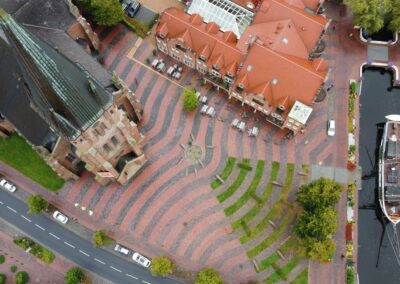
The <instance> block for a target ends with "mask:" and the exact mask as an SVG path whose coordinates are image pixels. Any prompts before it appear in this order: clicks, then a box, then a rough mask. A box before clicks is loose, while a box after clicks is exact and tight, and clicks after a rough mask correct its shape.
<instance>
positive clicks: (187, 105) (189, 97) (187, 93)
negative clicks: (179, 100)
mask: <svg viewBox="0 0 400 284" xmlns="http://www.w3.org/2000/svg"><path fill="white" fill-rule="evenodd" d="M198 104H199V101H198V100H197V97H196V90H195V89H191V90H189V89H183V109H184V110H185V111H187V112H191V111H194V110H195V109H196V108H197V106H198Z"/></svg>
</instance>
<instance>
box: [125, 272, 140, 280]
mask: <svg viewBox="0 0 400 284" xmlns="http://www.w3.org/2000/svg"><path fill="white" fill-rule="evenodd" d="M125 275H126V276H128V277H130V278H133V279H136V280H138V279H139V278H137V277H135V276H132V275H130V274H128V273H127V274H125Z"/></svg>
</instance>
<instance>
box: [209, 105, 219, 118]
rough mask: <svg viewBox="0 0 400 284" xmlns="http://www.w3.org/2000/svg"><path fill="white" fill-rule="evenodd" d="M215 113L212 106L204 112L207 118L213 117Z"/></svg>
mask: <svg viewBox="0 0 400 284" xmlns="http://www.w3.org/2000/svg"><path fill="white" fill-rule="evenodd" d="M216 113H217V112H216V111H215V109H214V108H213V107H212V106H210V107H209V108H208V109H207V111H206V114H207V115H208V116H209V117H214V116H215V114H216Z"/></svg>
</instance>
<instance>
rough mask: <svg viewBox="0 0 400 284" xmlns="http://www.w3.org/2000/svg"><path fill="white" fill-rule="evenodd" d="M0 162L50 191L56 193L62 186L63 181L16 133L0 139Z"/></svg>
mask: <svg viewBox="0 0 400 284" xmlns="http://www.w3.org/2000/svg"><path fill="white" fill-rule="evenodd" d="M0 160H2V161H3V162H4V163H6V164H8V165H10V166H11V167H13V168H14V169H16V170H17V171H19V172H21V173H22V174H23V175H25V176H27V177H28V178H30V179H31V180H33V181H35V182H37V183H38V184H40V185H42V186H43V187H44V188H46V189H49V190H50V191H53V192H57V191H58V190H59V189H60V188H61V187H62V186H63V185H64V180H63V179H62V178H60V177H59V176H58V175H57V174H56V173H55V172H54V171H53V170H52V168H51V167H50V166H49V165H48V164H47V163H46V162H45V161H44V160H43V158H42V157H40V156H39V154H38V153H37V152H36V151H35V150H34V149H33V148H32V147H31V146H30V145H29V144H28V143H27V142H26V141H25V139H23V138H22V137H20V136H19V135H18V134H16V133H13V134H11V135H10V137H8V138H7V139H2V138H0Z"/></svg>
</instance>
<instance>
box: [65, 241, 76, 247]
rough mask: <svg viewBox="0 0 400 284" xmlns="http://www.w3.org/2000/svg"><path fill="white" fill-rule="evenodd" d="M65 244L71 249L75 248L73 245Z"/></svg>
mask: <svg viewBox="0 0 400 284" xmlns="http://www.w3.org/2000/svg"><path fill="white" fill-rule="evenodd" d="M64 244H66V245H67V246H69V247H71V248H75V247H74V246H73V245H71V244H69V243H67V242H64Z"/></svg>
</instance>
